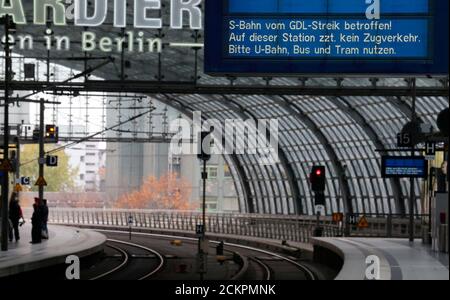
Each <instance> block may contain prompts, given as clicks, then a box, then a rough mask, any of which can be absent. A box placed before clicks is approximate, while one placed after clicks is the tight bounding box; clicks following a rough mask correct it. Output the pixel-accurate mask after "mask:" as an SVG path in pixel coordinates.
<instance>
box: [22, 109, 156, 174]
mask: <svg viewBox="0 0 450 300" xmlns="http://www.w3.org/2000/svg"><path fill="white" fill-rule="evenodd" d="M155 109H156V108H152V109H150V110H148V111H146V112H143V113H141V114H138V115H136V116H134V117H131V118H129V119H128V120H125V121H123V122H120V123H118V124H116V125H114V126H111V127H108V128H105V129H104V130H101V131H99V132H96V133H94V134H91V135H88V136H86V137H84V138H81V139H79V140H78V141H75V142H72V143H69V144H66V145H64V146H61V147H58V148H56V149H53V150H50V151H48V152H45V154H46V155H50V154H55V153H57V152H60V151H63V150H65V149H67V148H70V147H72V146H74V145H78V144H81V143H83V142H85V141H88V140H90V139H92V138H94V137H96V136H97V135H101V134H103V133H104V132H106V131H110V130H114V129H115V128H116V127H120V126H122V125H124V124H126V123H129V122H132V121H134V120H136V119H139V118H140V117H142V116H144V115H146V114H149V113H151V112H152V111H154V110H155ZM38 159H39V158H35V159H32V160H30V161H27V162H24V163H23V164H21V165H20V166H24V165H27V164H30V163H32V162H35V161H37V160H38Z"/></svg>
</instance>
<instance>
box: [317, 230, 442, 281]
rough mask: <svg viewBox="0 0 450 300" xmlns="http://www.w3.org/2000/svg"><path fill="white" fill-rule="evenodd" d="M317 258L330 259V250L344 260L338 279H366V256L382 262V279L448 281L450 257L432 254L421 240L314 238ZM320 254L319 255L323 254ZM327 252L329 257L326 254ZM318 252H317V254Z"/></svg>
mask: <svg viewBox="0 0 450 300" xmlns="http://www.w3.org/2000/svg"><path fill="white" fill-rule="evenodd" d="M312 244H313V246H314V251H315V255H317V254H318V255H317V256H316V259H320V258H324V257H330V255H329V253H330V251H331V252H333V253H335V254H336V255H338V256H339V257H341V258H342V260H343V265H342V268H341V271H340V272H339V274H338V276H337V277H336V280H367V278H366V269H367V267H368V266H369V264H368V263H366V259H367V257H369V256H371V255H375V256H377V257H378V258H379V261H380V279H381V280H449V264H448V260H449V257H448V254H446V253H437V252H433V251H431V247H429V246H427V245H424V244H423V243H422V242H421V241H416V242H414V243H410V242H409V241H408V240H405V239H382V238H313V239H312ZM324 249H325V253H322V255H320V254H319V253H320V252H321V251H322V252H323V251H324ZM327 251H328V255H327ZM316 252H317V253H316Z"/></svg>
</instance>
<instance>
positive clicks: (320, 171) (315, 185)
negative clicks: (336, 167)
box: [310, 166, 326, 192]
mask: <svg viewBox="0 0 450 300" xmlns="http://www.w3.org/2000/svg"><path fill="white" fill-rule="evenodd" d="M325 177H326V176H325V166H314V167H313V168H312V170H311V175H310V181H311V188H312V190H313V191H314V192H323V191H325V180H326V178H325Z"/></svg>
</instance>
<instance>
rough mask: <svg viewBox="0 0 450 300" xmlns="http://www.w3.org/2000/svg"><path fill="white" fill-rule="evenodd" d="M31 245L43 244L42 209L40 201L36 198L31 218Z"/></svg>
mask: <svg viewBox="0 0 450 300" xmlns="http://www.w3.org/2000/svg"><path fill="white" fill-rule="evenodd" d="M31 225H32V229H31V243H32V244H39V243H41V242H42V209H41V207H40V205H39V199H38V198H35V203H34V204H33V216H32V217H31Z"/></svg>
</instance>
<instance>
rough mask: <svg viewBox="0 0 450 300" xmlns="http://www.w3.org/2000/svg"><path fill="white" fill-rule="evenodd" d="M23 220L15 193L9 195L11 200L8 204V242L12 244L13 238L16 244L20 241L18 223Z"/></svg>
mask: <svg viewBox="0 0 450 300" xmlns="http://www.w3.org/2000/svg"><path fill="white" fill-rule="evenodd" d="M22 218H23V215H22V209H21V207H20V205H19V201H18V200H17V196H16V193H12V194H11V200H10V202H9V220H10V221H11V227H10V228H9V241H10V242H12V241H13V238H15V239H16V242H18V241H19V240H20V233H19V221H20V219H22Z"/></svg>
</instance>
